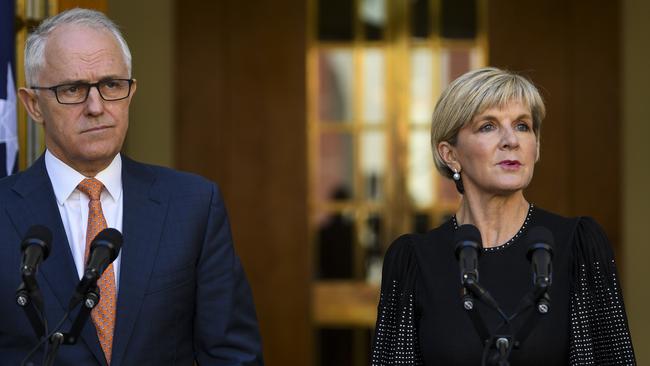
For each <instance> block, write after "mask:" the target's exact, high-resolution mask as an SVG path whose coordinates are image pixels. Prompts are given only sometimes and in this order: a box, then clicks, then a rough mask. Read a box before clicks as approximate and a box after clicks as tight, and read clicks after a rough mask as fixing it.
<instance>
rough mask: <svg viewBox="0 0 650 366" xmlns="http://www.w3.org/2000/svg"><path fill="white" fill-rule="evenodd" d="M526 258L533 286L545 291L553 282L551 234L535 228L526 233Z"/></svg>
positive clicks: (542, 228) (546, 230)
mask: <svg viewBox="0 0 650 366" xmlns="http://www.w3.org/2000/svg"><path fill="white" fill-rule="evenodd" d="M527 237H528V240H527V244H528V253H526V258H528V261H529V262H531V267H532V269H533V284H534V285H535V287H537V288H539V289H546V288H548V287H549V286H551V283H552V282H553V263H552V259H553V234H552V233H551V232H550V231H549V230H548V229H547V228H545V227H542V226H535V227H533V228H531V229H530V231H529V232H528V235H527Z"/></svg>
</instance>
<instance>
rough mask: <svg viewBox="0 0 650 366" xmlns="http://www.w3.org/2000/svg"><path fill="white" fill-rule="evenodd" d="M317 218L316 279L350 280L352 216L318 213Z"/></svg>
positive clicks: (342, 213) (351, 269)
mask: <svg viewBox="0 0 650 366" xmlns="http://www.w3.org/2000/svg"><path fill="white" fill-rule="evenodd" d="M318 216H319V217H318V226H317V227H318V239H317V240H318V245H317V248H318V267H317V274H316V276H317V278H320V279H342V278H352V276H353V273H354V264H353V263H354V261H353V258H354V235H355V234H354V232H355V230H354V216H353V215H352V214H351V213H346V212H320V213H319V215H318Z"/></svg>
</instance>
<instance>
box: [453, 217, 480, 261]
mask: <svg viewBox="0 0 650 366" xmlns="http://www.w3.org/2000/svg"><path fill="white" fill-rule="evenodd" d="M454 243H456V249H455V253H456V259H459V256H460V251H461V250H462V249H463V248H466V247H468V246H471V247H472V248H474V249H476V251H477V253H481V251H480V250H479V249H481V248H482V247H483V241H482V240H481V232H480V231H479V230H478V228H477V227H476V226H474V225H471V224H465V225H461V226H460V227H459V228H458V230H456V233H454Z"/></svg>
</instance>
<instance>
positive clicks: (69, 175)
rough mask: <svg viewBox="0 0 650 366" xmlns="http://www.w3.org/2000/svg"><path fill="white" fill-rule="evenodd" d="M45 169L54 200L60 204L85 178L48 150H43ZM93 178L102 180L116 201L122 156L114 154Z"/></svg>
mask: <svg viewBox="0 0 650 366" xmlns="http://www.w3.org/2000/svg"><path fill="white" fill-rule="evenodd" d="M45 169H46V170H47V174H48V176H49V177H50V181H51V182H52V188H53V189H54V195H55V196H56V200H57V201H58V203H59V204H60V205H63V204H64V202H65V201H66V200H67V199H68V198H69V197H70V195H71V194H72V192H74V190H75V189H76V188H77V185H79V183H81V181H82V180H84V179H85V178H86V177H85V176H84V175H83V174H81V173H79V172H78V171H76V170H74V169H73V168H72V167H70V166H69V165H67V164H66V163H64V162H63V161H61V160H59V159H58V158H57V157H56V156H54V154H52V153H51V152H50V151H49V150H46V151H45ZM95 179H97V180H99V181H100V182H102V184H103V185H104V188H106V191H107V192H108V194H109V195H110V196H111V197H112V198H113V199H114V200H116V201H117V200H118V199H119V198H120V196H121V195H122V157H121V156H120V154H117V155H115V158H113V161H112V162H111V163H110V164H109V165H108V166H107V167H106V169H104V170H102V171H101V172H99V173H97V175H96V176H95Z"/></svg>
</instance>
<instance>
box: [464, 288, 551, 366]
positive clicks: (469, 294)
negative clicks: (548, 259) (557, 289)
mask: <svg viewBox="0 0 650 366" xmlns="http://www.w3.org/2000/svg"><path fill="white" fill-rule="evenodd" d="M549 287H550V281H538V282H537V283H536V284H535V286H534V287H533V288H532V289H531V291H529V292H528V293H527V294H526V295H525V296H524V297H523V298H522V299H521V300H520V303H519V306H518V309H517V311H515V313H514V314H513V315H512V316H507V315H506V314H505V313H504V312H503V311H502V309H501V308H500V306H499V304H498V303H497V301H496V300H494V298H492V296H491V295H490V294H489V292H488V291H487V290H485V289H484V288H483V287H482V286H481V285H480V284H479V283H478V281H476V280H475V279H474V278H472V277H469V278H464V279H463V281H462V288H461V301H462V304H463V309H464V310H465V311H466V312H467V314H468V316H469V317H470V320H471V321H472V323H473V325H474V328H475V329H476V332H477V333H478V335H479V337H480V339H481V343H482V344H483V345H484V348H483V357H482V360H481V365H483V366H485V365H487V364H488V363H486V362H488V360H489V362H490V363H489V365H498V366H509V365H510V363H509V360H508V359H509V358H510V354H511V353H512V350H513V349H517V348H520V347H521V345H522V343H523V342H524V341H525V340H526V338H527V337H528V335H529V334H530V332H531V331H532V330H533V329H534V328H535V326H536V325H537V321H539V319H540V318H541V316H544V315H546V314H547V313H548V311H549V310H550V300H551V299H550V295H549V294H548V289H549ZM476 300H479V301H481V302H483V303H484V304H486V305H487V306H489V307H490V308H492V309H494V310H495V311H497V312H498V313H499V315H500V316H501V318H502V319H503V321H502V322H501V324H499V325H498V326H497V328H496V329H495V331H494V332H493V333H490V332H489V331H488V327H487V324H486V323H485V321H484V320H483V317H482V316H481V314H480V312H479V311H478V309H477V308H476V306H475V305H476V304H475V301H476ZM533 306H535V308H536V309H535V311H533V312H531V313H530V314H529V315H528V317H527V319H526V320H525V322H524V323H523V325H522V326H521V327H520V328H519V329H518V330H517V331H513V329H512V328H513V326H512V321H513V320H514V319H516V318H517V317H519V316H520V315H521V314H523V313H524V312H526V311H527V310H528V309H530V308H531V307H533ZM490 350H496V352H497V353H496V355H494V354H493V356H492V357H491V358H490V357H489V356H490Z"/></svg>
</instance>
